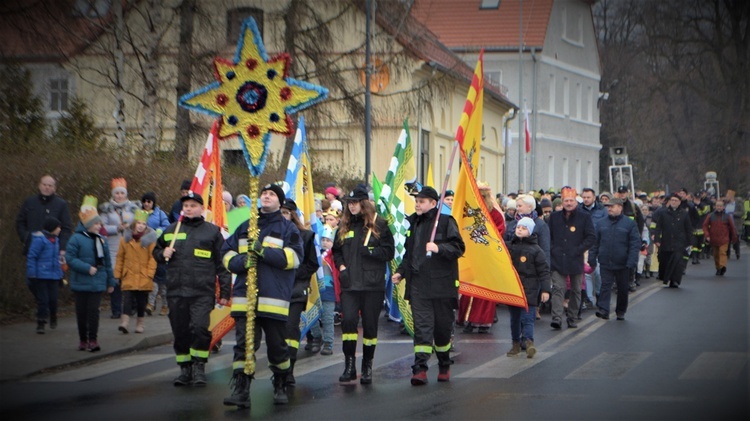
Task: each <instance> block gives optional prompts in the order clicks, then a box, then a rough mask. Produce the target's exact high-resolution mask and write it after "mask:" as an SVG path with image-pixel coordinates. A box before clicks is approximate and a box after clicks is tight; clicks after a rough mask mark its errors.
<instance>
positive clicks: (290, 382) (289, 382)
mask: <svg viewBox="0 0 750 421" xmlns="http://www.w3.org/2000/svg"><path fill="white" fill-rule="evenodd" d="M296 362H297V360H289V371H288V372H287V373H286V386H287V387H294V386H296V385H297V380H296V379H295V378H294V363H296Z"/></svg>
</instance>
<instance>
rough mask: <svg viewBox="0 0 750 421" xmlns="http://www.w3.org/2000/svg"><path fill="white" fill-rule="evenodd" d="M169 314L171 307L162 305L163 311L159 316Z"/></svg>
mask: <svg viewBox="0 0 750 421" xmlns="http://www.w3.org/2000/svg"><path fill="white" fill-rule="evenodd" d="M167 314H169V307H166V306H164V307H162V308H161V311H160V312H159V316H166V315H167Z"/></svg>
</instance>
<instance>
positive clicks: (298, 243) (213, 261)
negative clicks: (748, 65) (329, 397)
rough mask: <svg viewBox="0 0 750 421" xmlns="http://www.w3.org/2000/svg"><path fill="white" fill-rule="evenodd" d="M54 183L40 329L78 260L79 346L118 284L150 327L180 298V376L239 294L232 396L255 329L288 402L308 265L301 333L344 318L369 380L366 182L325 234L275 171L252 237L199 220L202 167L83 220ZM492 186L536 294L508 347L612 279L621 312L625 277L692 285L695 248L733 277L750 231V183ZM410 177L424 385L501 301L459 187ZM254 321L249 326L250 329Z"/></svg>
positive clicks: (576, 307)
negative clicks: (492, 290)
mask: <svg viewBox="0 0 750 421" xmlns="http://www.w3.org/2000/svg"><path fill="white" fill-rule="evenodd" d="M55 191H56V181H55V179H54V178H53V177H51V176H49V175H45V176H44V177H42V178H41V180H40V183H39V194H37V195H34V196H32V197H29V198H28V199H27V200H26V201H25V202H24V203H23V204H22V206H21V209H20V211H19V214H18V218H17V221H16V227H17V231H18V235H19V238H20V240H21V241H22V242H23V244H24V248H23V250H24V254H25V255H26V262H27V266H26V267H27V272H26V283H27V285H28V287H29V288H30V290H31V291H32V293H33V295H34V297H35V299H36V302H37V313H36V318H37V328H36V331H37V333H40V334H43V333H45V329H46V325H47V323H49V328H51V329H55V328H56V327H57V301H58V293H59V287H60V285H61V284H62V283H63V277H64V272H65V271H67V278H68V280H69V285H70V289H71V290H72V291H73V293H74V296H75V311H76V318H77V322H78V332H79V345H78V349H79V350H82V351H90V352H96V351H99V350H100V349H101V346H100V344H99V342H98V339H97V336H98V329H99V327H98V326H99V308H100V306H101V299H102V296H103V293H104V292H107V293H108V296H109V299H110V309H111V312H112V313H111V315H110V317H112V318H116V319H120V324H119V326H118V330H119V331H120V332H122V334H128V333H129V332H130V331H131V324H130V318H131V317H135V318H136V323H135V328H134V329H133V330H134V332H135V333H142V332H144V331H145V324H146V317H147V316H151V315H152V314H161V315H168V317H169V321H170V324H171V327H172V331H173V334H174V344H173V347H174V352H175V357H176V362H177V364H178V366H179V368H180V373H179V375H178V376H177V377H176V378H175V379H174V382H173V383H174V385H175V386H187V385H192V386H205V385H206V383H207V380H206V374H205V364H206V363H207V362H208V359H209V355H210V349H209V347H210V343H211V332H210V331H209V319H210V313H211V311H212V310H213V309H214V306H215V305H216V304H218V305H227V304H229V303H230V301H231V313H230V314H231V317H233V318H234V320H235V336H236V344H235V346H234V358H233V376H232V383H231V395H230V396H229V397H227V398H226V399H225V400H224V404H226V405H230V406H237V407H240V408H243V407H249V406H250V385H251V383H252V380H253V375H252V373H248V372H247V361H246V359H247V358H246V356H247V355H246V354H247V348H246V347H247V344H252V346H253V347H254V349H255V350H257V349H258V348H259V347H260V345H261V336H262V335H264V336H265V342H266V347H267V354H268V363H269V366H270V369H271V371H272V372H273V374H274V376H273V387H274V395H273V400H274V403H276V404H285V403H287V402H288V396H287V389H288V388H289V387H293V386H295V384H296V379H295V378H294V366H295V362H296V360H297V358H298V353H299V348H300V341H301V339H302V338H301V337H300V336H301V331H300V317H301V314H302V312H303V311H304V310H305V306H306V304H307V301H308V295H309V293H310V282H311V277H312V276H313V274H315V273H319V274H321V273H322V277H321V279H319V280H318V281H319V282H320V284H321V290H320V292H321V294H320V295H321V302H322V308H321V313H320V323H316V324H314V326H313V327H312V329H310V332H309V333H308V336H307V346H305V350H308V351H311V352H315V353H317V352H320V353H321V354H322V355H332V354H333V352H334V351H333V343H334V332H335V330H334V325H335V324H338V323H340V325H341V342H342V352H343V355H344V357H345V363H344V371H343V373H342V375H341V376H340V377H339V381H340V382H342V383H348V382H351V381H355V380H357V379H359V382H360V383H361V384H365V385H367V384H371V383H372V382H373V381H374V379H373V370H372V363H373V358H374V355H375V350H376V347H377V342H378V320H379V318H380V316H381V311H382V309H383V302H384V296H385V293H386V291H385V289H386V280H387V279H386V276H388V275H387V273H388V272H387V265H388V263H389V262H390V261H391V260H392V259H393V258H394V255H395V250H396V246H397V245H396V244H395V240H394V236H393V235H392V233H391V230H390V228H389V226H388V224H387V222H386V221H385V220H384V219H383V218H382V217H380V216H378V214H377V212H376V208H375V205H374V201H373V197H372V192H371V191H370V190H369V189H368V188H367V187H366V186H364V185H360V186H357V187H356V188H354V189H353V190H352V191H351V192H348V194H346V195H344V194H343V192H342V191H341V190H340V189H339V188H337V187H336V186H335V185H334V184H330V185H327V186H326V188H325V190H324V192H325V193H324V195H321V197H318V198H316V216H317V218H318V219H319V220H320V223H321V226H322V227H323V229H322V230H321V231H320V232H319V233H317V234H319V237H320V242H319V246H320V249H319V250H318V249H316V247H318V246H316V241H315V234H316V233H314V232H313V231H312V230H311V227H310V224H309V223H308V224H305V223H304V222H303V221H302V220H301V219H300V217H299V215H298V207H297V204H296V203H295V202H294V201H293V200H291V199H288V198H286V196H285V194H284V191H283V189H282V188H281V187H280V186H279V185H277V184H269V185H266V186H264V187H263V188H262V190H261V195H260V198H259V212H258V214H257V227H258V233H257V236H255V238H250V237H249V233H248V225H249V221H245V222H244V223H242V224H241V225H239V227H238V228H237V229H236V230H235V231H234V232H231V233H229V237H228V238H226V239H225V238H224V236H223V235H222V233H221V230H220V229H219V227H217V226H215V225H213V224H211V223H209V222H207V221H206V220H205V219H204V215H205V210H206V206H205V203H204V198H203V197H201V196H200V195H199V194H197V193H195V192H192V191H190V181H189V180H186V181H185V182H184V183H183V184H182V186H181V196H180V198H178V199H177V200H176V201H175V202H174V204H173V205H172V207H171V209H170V211H169V213H166V212H164V211H162V210H161V209H160V208H159V206H157V198H156V195H155V193H153V192H146V193H144V194H143V195H142V196H141V200H140V201H131V200H130V199H129V198H128V190H127V181H126V180H125V179H124V178H116V179H113V180H112V184H111V197H110V198H109V199H108V200H107V201H105V202H104V203H102V204H101V205H99V204H98V201H97V199H96V198H95V197H93V196H86V197H85V198H84V200H83V203H82V205H81V206H80V208H79V211H78V223H77V224H76V225H75V226H74V225H73V223H72V220H71V217H70V211H69V208H68V204H67V202H66V201H65V200H63V199H62V198H60V197H59V196H57V195H56V194H55ZM479 191H480V193H481V195H482V199H483V200H484V202H485V204H486V205H487V209H488V210H489V211H490V215H489V217H490V218H489V220H488V221H487V223H492V224H493V225H494V227H495V228H496V230H497V232H498V234H499V235H500V236H501V237H503V239H504V240H505V243H506V244H507V246H508V250H509V252H510V256H511V260H512V262H513V265H514V267H515V270H516V272H517V273H518V275H519V277H520V280H521V282H522V285H523V289H524V293H525V295H526V298H527V303H528V308H521V307H512V306H509V316H510V320H509V323H510V335H511V340H512V346H511V349H510V350H509V351H508V352H507V355H508V356H509V357H515V356H517V355H519V354H521V352H522V351H525V354H526V357H527V358H533V357H534V355H535V353H536V348H535V346H534V325H535V322H536V321H537V320H539V319H540V318H541V315H540V313H541V312H542V307H545V310H546V309H548V310H549V312H550V314H551V323H550V326H551V327H552V329H554V330H561V329H562V328H563V327H564V326H567V328H569V329H575V328H577V327H578V324H577V322H578V321H579V320H580V319H581V312H582V311H585V310H587V309H594V310H595V315H596V317H598V318H600V319H603V320H608V319H609V318H610V315H611V308H610V303H611V296H612V295H613V294H615V295H616V299H615V308H614V314H615V316H616V318H617V320H625V315H626V312H627V309H628V293H630V292H633V291H635V290H636V289H637V288H638V286H639V285H640V281H641V280H642V279H644V278H649V277H651V276H656V277H657V278H658V279H660V280H661V281H662V282H663V283H664V285H665V286H668V287H671V288H679V287H680V286H681V283H682V276H683V274H684V273H685V271H686V265H687V262H689V261H690V262H692V264H696V265H697V264H700V263H701V260H704V259H706V258H708V256H709V255H710V256H711V257H712V258H713V261H714V265H715V268H716V275H717V276H723V275H724V274H725V273H726V270H727V259H728V258H730V257H731V254H732V252H733V251H734V254H735V256H736V258H738V259H739V257H740V252H739V250H740V249H739V241H740V239H744V240H745V241H746V242H748V244H750V193H749V194H748V197H747V198H745V199H744V200H742V199H739V198H738V199H737V200H733V199H734V198H733V197H731V196H730V197H729V198H726V197H725V198H716V197H713V196H712V195H711V194H709V192H706V191H703V190H700V191H696V192H692V193H691V192H689V191H688V190H687V189H682V190H680V191H678V192H676V193H674V194H669V195H667V194H665V193H662V192H656V193H652V194H647V193H645V192H639V191H638V192H632V191H631V189H630V188H629V187H628V186H620V187H619V188H618V189H617V191H616V192H615V193H614V194H610V193H608V192H602V193H600V194H598V195H597V193H596V191H595V190H593V189H592V188H584V189H583V190H582V191H581V192H580V193H579V192H578V191H576V190H575V189H574V188H571V187H563V188H562V189H560V190H559V191H556V190H555V189H549V190H547V191H544V190H540V191H538V192H537V191H531V192H528V193H524V192H518V193H509V194H505V195H504V194H502V193H498V194H497V195H493V194H492V190H491V188H490V186H487V185H480V188H479ZM224 193H225V194H224V196H223V200H224V201H225V203H226V207H227V209H232V208H234V207H243V206H251V205H252V203H251V200H250V198H248V197H247V196H244V195H239V196H238V197H237V198H236V201H235V200H234V199H233V198H232V196H231V194H229V193H228V192H224ZM411 194H412V195H413V196H414V200H415V210H416V211H415V213H414V214H412V215H410V216H408V221H409V224H410V230H409V234H408V236H407V239H406V241H405V244H403V246H404V249H405V251H406V253H405V255H404V257H403V260H402V262H401V264H400V266H398V268H397V269H395V270H394V271H393V273H392V274H391V275H390V276H391V278H390V281H392V282H393V284H396V285H398V284H399V283H400V282H402V281H403V280H406V291H405V297H406V299H407V300H408V301H409V305H410V306H411V313H412V316H413V322H414V326H413V327H414V339H413V342H414V364H413V365H412V377H411V384H412V385H415V386H420V385H424V384H427V383H428V377H427V371H428V364H427V363H428V360H429V359H430V357H431V355H432V353H433V352H434V353H435V355H436V357H437V360H438V376H437V380H438V381H439V382H447V381H450V366H451V364H452V363H453V361H452V360H451V358H450V351H451V348H452V342H453V337H454V329H455V327H456V326H460V327H463V331H464V333H474V332H475V329H476V332H477V334H485V333H489V332H490V329H491V327H492V326H493V324H495V323H497V322H498V320H497V317H496V314H497V313H496V304H495V303H493V302H489V301H486V300H480V299H476V298H471V297H466V296H461V297H459V294H458V280H459V272H458V260H459V258H460V257H461V256H462V255H463V253H464V251H465V244H464V242H463V240H462V238H461V235H460V227H459V226H458V224H457V222H456V220H455V219H454V218H453V216H451V207H452V205H453V201H452V198H453V192H452V191H446V192H445V193H444V195H443V196H444V198H443V201H442V203H440V201H441V200H440V197H441V194H440V193H439V192H438V191H436V190H435V189H434V188H433V187H430V186H423V187H421V188H418V189H412V191H411ZM180 214H182V217H181V218H180ZM436 220H437V224H435V221H436ZM738 228H740V229H741V231H739V230H738ZM431 234H433V235H434V236H433V235H431ZM318 257H320V258H318ZM249 273H250V274H252V276H254V277H255V279H256V289H257V296H255V295H250V296H249V295H248V291H247V278H248V274H249ZM233 275H234V276H233ZM232 278H234V281H232ZM248 312H252V313H253V314H254V318H253V319H254V325H251V326H248V324H247V320H248V319H247V318H248ZM360 322H361V325H362V335H361V336H362V338H361V342H362V348H361V355H362V359H361V366H360V367H359V370H360V371H359V375H358V372H357V364H356V353H357V347H358V341H359V333H358V326H359V324H360ZM563 322H564V323H563ZM248 329H250V330H251V332H248ZM250 333H252V334H253V335H254V336H253V337H251V338H248V335H249V334H250ZM248 339H249V340H248Z"/></svg>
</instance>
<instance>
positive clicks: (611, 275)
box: [596, 268, 631, 316]
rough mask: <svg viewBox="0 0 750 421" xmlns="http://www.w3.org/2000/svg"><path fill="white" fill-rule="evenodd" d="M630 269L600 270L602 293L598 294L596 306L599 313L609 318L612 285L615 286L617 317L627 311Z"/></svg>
mask: <svg viewBox="0 0 750 421" xmlns="http://www.w3.org/2000/svg"><path fill="white" fill-rule="evenodd" d="M630 273H631V270H630V269H627V268H626V269H618V270H610V269H604V268H602V291H601V293H599V300H598V301H597V302H596V306H597V307H599V311H600V312H601V313H603V314H604V315H606V316H609V307H610V305H609V302H610V299H611V297H612V284H614V283H616V284H617V307H615V313H617V315H618V316H623V315H625V312H626V311H628V294H629V293H630V291H629V290H628V286H629V285H630Z"/></svg>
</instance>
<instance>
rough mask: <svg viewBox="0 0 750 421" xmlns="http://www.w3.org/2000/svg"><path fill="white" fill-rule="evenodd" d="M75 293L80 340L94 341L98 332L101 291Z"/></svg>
mask: <svg viewBox="0 0 750 421" xmlns="http://www.w3.org/2000/svg"><path fill="white" fill-rule="evenodd" d="M75 295H76V321H77V322H78V337H79V339H80V341H81V342H89V341H95V340H96V338H97V336H98V333H99V304H101V302H102V293H101V292H78V291H75Z"/></svg>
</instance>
